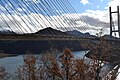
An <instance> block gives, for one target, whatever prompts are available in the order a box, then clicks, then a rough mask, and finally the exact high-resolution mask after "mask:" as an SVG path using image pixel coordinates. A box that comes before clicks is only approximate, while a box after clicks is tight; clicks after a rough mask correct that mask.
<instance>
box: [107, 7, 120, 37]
mask: <svg viewBox="0 0 120 80" xmlns="http://www.w3.org/2000/svg"><path fill="white" fill-rule="evenodd" d="M109 13H110V36H112V35H113V33H115V36H116V33H118V35H119V38H120V17H119V6H117V11H114V12H112V11H111V7H109ZM112 14H117V27H118V28H117V30H116V26H115V25H114V22H113V18H114V17H113V15H112Z"/></svg>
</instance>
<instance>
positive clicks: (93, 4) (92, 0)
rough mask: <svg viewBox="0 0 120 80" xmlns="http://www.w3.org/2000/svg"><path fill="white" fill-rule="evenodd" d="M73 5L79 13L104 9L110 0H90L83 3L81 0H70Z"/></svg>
mask: <svg viewBox="0 0 120 80" xmlns="http://www.w3.org/2000/svg"><path fill="white" fill-rule="evenodd" d="M69 2H70V3H71V5H72V6H73V7H74V9H75V10H76V11H77V12H78V13H83V12H85V11H86V10H88V9H89V10H104V9H105V7H107V6H108V3H109V2H110V0H89V3H86V4H83V3H82V2H81V1H80V0H69Z"/></svg>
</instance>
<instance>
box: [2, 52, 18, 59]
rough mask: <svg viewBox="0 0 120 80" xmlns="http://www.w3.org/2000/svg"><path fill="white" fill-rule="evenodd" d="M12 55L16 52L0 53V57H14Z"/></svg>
mask: <svg viewBox="0 0 120 80" xmlns="http://www.w3.org/2000/svg"><path fill="white" fill-rule="evenodd" d="M14 56H17V54H7V53H0V59H1V58H6V57H14Z"/></svg>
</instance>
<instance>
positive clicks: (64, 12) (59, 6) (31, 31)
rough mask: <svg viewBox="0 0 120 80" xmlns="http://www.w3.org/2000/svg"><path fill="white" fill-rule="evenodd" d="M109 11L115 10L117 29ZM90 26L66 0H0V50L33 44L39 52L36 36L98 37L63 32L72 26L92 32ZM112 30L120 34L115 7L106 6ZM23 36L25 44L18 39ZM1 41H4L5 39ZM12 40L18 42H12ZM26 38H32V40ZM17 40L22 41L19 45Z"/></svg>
mask: <svg viewBox="0 0 120 80" xmlns="http://www.w3.org/2000/svg"><path fill="white" fill-rule="evenodd" d="M112 13H117V15H118V16H117V17H118V30H115V27H114V22H113V21H112V20H113V18H112ZM49 27H51V28H52V29H48V30H46V31H45V32H43V29H46V28H49ZM90 28H92V29H93V26H91V25H89V24H88V23H86V22H85V21H83V20H82V19H81V18H80V16H79V15H78V14H77V13H76V11H75V10H74V8H73V7H72V6H71V4H70V3H69V1H68V0H0V33H1V34H0V40H1V45H0V50H2V49H3V50H6V51H8V52H10V51H12V50H14V51H16V52H19V51H21V49H23V50H26V49H27V48H26V47H30V46H33V47H34V48H35V50H36V51H38V52H39V49H38V47H39V46H41V45H40V44H39V43H38V42H37V41H40V40H41V41H42V42H44V40H53V41H55V40H63V41H65V40H67V41H68V40H72V41H73V40H75V41H76V40H77V41H80V40H83V41H86V40H90V41H95V42H96V41H100V39H99V38H98V37H97V38H96V37H95V36H94V37H93V36H75V35H77V33H74V35H70V34H66V32H69V31H73V30H77V31H80V32H83V33H85V32H88V33H90V34H92V33H93V32H92V31H91V30H90ZM112 32H115V33H116V32H118V33H119V36H120V25H119V8H118V10H117V11H116V12H112V11H111V9H110V35H111V36H112ZM25 40H26V41H27V44H26V43H24V42H22V41H25ZM106 40H107V41H108V42H110V43H111V44H112V43H113V42H116V43H119V39H118V38H110V37H109V38H107V39H106ZM3 41H6V43H4V42H3ZM8 41H9V42H8ZM14 41H18V42H16V43H14V44H15V45H13V42H14ZM19 41H21V42H19ZM29 41H31V42H35V44H32V43H31V42H29ZM67 41H66V42H64V44H65V43H67ZM21 43H23V46H22V45H21ZM28 43H29V44H30V45H28ZM44 43H46V42H44ZM50 43H51V42H50ZM116 43H115V45H116ZM36 45H39V46H36ZM55 45H56V44H55ZM59 45H60V44H59ZM62 45H63V44H62ZM75 45H76V44H75ZM118 45H119V44H118ZM44 46H45V45H44ZM44 46H43V47H44ZM57 46H58V45H57ZM72 46H73V44H72ZM11 47H13V48H11ZM33 47H32V48H33ZM45 47H46V46H45ZM47 47H48V46H47ZM60 47H61V46H60ZM118 47H119V46H118ZM42 49H44V48H42ZM93 52H94V51H93ZM100 52H101V51H100ZM113 57H114V56H113ZM113 57H112V58H113ZM118 58H119V57H117V58H116V59H118ZM116 61H117V60H116ZM118 62H119V61H117V63H118Z"/></svg>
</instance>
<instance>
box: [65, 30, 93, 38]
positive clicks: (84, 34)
mask: <svg viewBox="0 0 120 80" xmlns="http://www.w3.org/2000/svg"><path fill="white" fill-rule="evenodd" d="M66 33H68V34H71V35H73V36H80V37H95V36H93V35H90V34H89V33H81V32H79V31H77V30H73V31H66Z"/></svg>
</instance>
